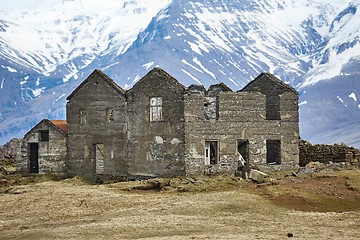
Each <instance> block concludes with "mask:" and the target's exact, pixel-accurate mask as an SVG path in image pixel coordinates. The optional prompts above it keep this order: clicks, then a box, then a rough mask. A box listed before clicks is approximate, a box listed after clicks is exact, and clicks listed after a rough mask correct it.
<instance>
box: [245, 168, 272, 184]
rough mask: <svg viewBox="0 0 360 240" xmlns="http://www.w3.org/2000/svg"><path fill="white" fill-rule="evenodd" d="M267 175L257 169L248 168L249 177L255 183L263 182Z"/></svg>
mask: <svg viewBox="0 0 360 240" xmlns="http://www.w3.org/2000/svg"><path fill="white" fill-rule="evenodd" d="M267 177H268V175H267V174H266V173H263V172H260V171H259V170H255V169H251V170H250V174H249V178H250V179H251V180H253V181H255V182H257V183H263V182H264V181H265V180H264V179H265V178H267Z"/></svg>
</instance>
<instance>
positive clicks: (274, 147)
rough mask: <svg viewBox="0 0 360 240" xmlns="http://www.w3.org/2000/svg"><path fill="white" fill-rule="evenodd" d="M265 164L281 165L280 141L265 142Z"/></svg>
mask: <svg viewBox="0 0 360 240" xmlns="http://www.w3.org/2000/svg"><path fill="white" fill-rule="evenodd" d="M266 163H268V164H281V141H280V140H266Z"/></svg>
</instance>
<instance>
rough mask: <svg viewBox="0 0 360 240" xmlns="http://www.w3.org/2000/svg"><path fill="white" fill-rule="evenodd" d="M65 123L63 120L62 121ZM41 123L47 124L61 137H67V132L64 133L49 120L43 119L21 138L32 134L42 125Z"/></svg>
mask: <svg viewBox="0 0 360 240" xmlns="http://www.w3.org/2000/svg"><path fill="white" fill-rule="evenodd" d="M64 121H65V120H64ZM43 122H45V123H46V124H48V125H49V126H52V127H54V128H55V129H56V130H58V131H59V132H60V133H61V134H62V135H64V136H67V132H65V131H64V130H63V129H61V128H60V127H58V126H56V125H55V124H54V123H52V122H51V121H50V120H49V119H43V120H41V121H40V122H39V123H38V124H36V125H35V127H33V128H32V129H30V130H29V131H28V132H27V133H26V134H25V135H24V137H23V138H26V137H27V136H28V135H29V133H30V132H32V131H33V130H34V129H35V128H37V127H38V126H39V125H40V124H42V123H43Z"/></svg>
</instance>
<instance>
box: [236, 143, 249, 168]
mask: <svg viewBox="0 0 360 240" xmlns="http://www.w3.org/2000/svg"><path fill="white" fill-rule="evenodd" d="M237 152H238V155H239V161H240V162H241V163H242V165H243V166H245V165H247V164H248V162H249V141H248V140H238V142H237Z"/></svg>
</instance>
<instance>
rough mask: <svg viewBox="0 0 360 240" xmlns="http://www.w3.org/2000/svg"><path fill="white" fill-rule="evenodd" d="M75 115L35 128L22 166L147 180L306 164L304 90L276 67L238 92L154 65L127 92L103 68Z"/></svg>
mask: <svg viewBox="0 0 360 240" xmlns="http://www.w3.org/2000/svg"><path fill="white" fill-rule="evenodd" d="M66 118H67V120H66V122H65V121H49V120H43V121H41V122H40V123H39V124H38V125H37V126H35V127H34V128H33V129H31V130H30V131H29V132H28V133H27V134H26V135H25V137H24V139H23V141H22V143H21V148H20V150H21V154H19V155H18V156H19V157H18V161H17V169H18V171H20V172H23V173H49V172H54V173H64V174H66V175H68V176H74V175H83V176H86V177H98V176H115V177H116V176H118V177H121V176H124V177H133V178H136V177H139V178H140V177H158V176H162V177H170V176H180V175H192V174H212V173H220V174H222V173H224V174H239V173H240V172H241V171H243V170H244V169H248V168H249V167H252V168H257V169H260V170H268V169H273V168H292V167H294V166H297V165H298V162H299V147H298V146H299V127H298V95H297V92H296V90H294V89H293V88H292V87H290V86H288V85H286V84H285V83H283V82H282V81H281V80H279V79H277V78H276V77H274V76H273V75H271V74H269V73H262V74H260V75H259V76H258V77H257V78H255V79H254V80H253V81H251V82H250V83H249V84H248V85H247V86H245V87H244V88H243V89H242V90H240V91H237V92H233V91H232V90H231V89H230V88H229V87H227V86H226V85H225V84H223V83H219V84H216V85H212V86H210V87H209V89H208V90H206V89H205V88H204V87H203V86H198V85H191V86H189V87H188V88H186V87H184V86H183V85H182V84H181V83H179V82H178V81H177V80H176V79H175V78H173V77H172V76H170V75H169V74H168V73H166V72H165V71H164V70H162V69H160V68H154V69H153V70H151V71H150V72H149V73H148V74H146V75H145V76H144V77H143V78H141V79H140V80H139V81H138V82H137V83H136V84H135V85H134V86H133V87H132V88H131V89H129V90H127V91H125V90H124V89H122V88H121V87H119V86H118V85H117V84H116V83H115V82H114V81H113V80H112V79H110V78H109V77H108V76H106V75H105V74H104V73H102V72H101V71H99V70H95V71H94V72H93V73H92V74H91V75H90V76H89V77H88V78H87V79H86V80H84V81H83V82H82V83H81V84H80V85H79V86H78V87H77V88H76V89H75V90H74V91H73V92H72V93H71V94H70V95H69V96H68V98H67V106H66Z"/></svg>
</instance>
